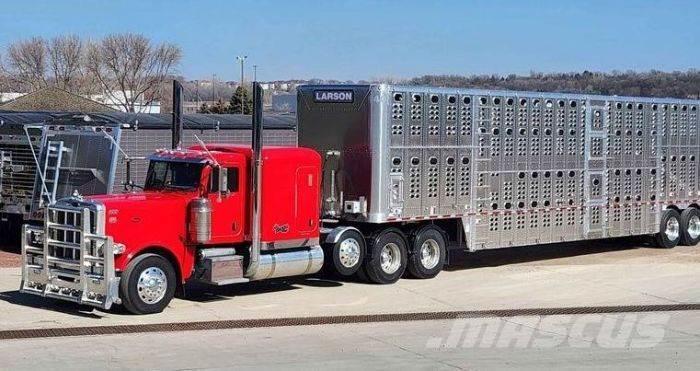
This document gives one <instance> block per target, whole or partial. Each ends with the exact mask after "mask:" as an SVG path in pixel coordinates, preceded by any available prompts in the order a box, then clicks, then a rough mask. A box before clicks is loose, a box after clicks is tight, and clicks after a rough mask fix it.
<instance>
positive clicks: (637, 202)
mask: <svg viewBox="0 0 700 371" xmlns="http://www.w3.org/2000/svg"><path fill="white" fill-rule="evenodd" d="M253 96H254V99H255V101H256V104H255V106H256V109H255V115H254V119H253V123H254V125H253V126H254V135H253V141H252V145H251V146H233V145H225V144H207V143H200V144H199V145H195V146H191V147H189V148H188V149H186V150H179V149H175V150H161V151H158V152H156V153H155V154H153V155H152V156H151V157H150V165H149V169H148V173H147V176H146V181H145V184H144V185H143V189H142V190H134V191H132V192H127V193H124V194H115V195H105V196H90V197H80V196H76V197H71V198H66V199H62V200H59V201H57V202H55V203H53V204H51V205H48V207H47V212H46V213H45V215H46V219H45V221H44V224H43V225H42V226H40V227H34V226H25V227H24V231H23V259H24V261H23V272H22V284H21V291H22V292H25V293H31V294H37V295H42V296H47V297H54V298H60V299H65V300H71V301H75V302H78V303H83V304H90V305H94V306H97V307H101V308H105V309H109V308H110V306H111V305H112V304H115V303H116V304H122V305H124V306H125V307H126V308H127V309H128V310H129V311H131V312H134V313H153V312H159V311H161V310H163V309H164V308H165V307H166V306H167V304H168V302H169V301H170V300H171V299H172V297H173V295H174V294H175V292H176V290H177V288H178V287H180V286H181V285H182V284H183V283H184V282H186V281H188V280H198V281H202V282H206V283H209V284H212V285H227V284H233V283H243V282H248V281H253V280H261V279H268V278H275V277H289V276H299V275H308V274H313V273H316V272H318V271H319V270H321V268H322V267H324V268H325V269H326V270H327V271H328V272H330V273H332V274H335V275H337V276H341V277H342V276H350V275H359V276H360V277H361V278H364V279H366V280H368V281H371V282H374V283H380V284H386V283H393V282H395V281H397V280H398V279H399V278H401V277H402V276H404V275H410V276H413V277H416V278H431V277H434V276H436V275H437V274H438V273H439V272H440V271H441V270H442V268H443V266H444V265H445V263H446V261H447V257H448V251H457V250H459V251H477V250H482V249H493V248H503V247H511V246H524V245H545V244H549V243H554V242H562V241H575V240H587V239H601V238H609V237H624V236H632V235H649V236H653V237H654V238H655V240H656V242H657V243H658V245H659V246H661V247H665V248H671V247H674V246H675V245H677V244H685V245H694V244H696V243H697V242H698V241H699V240H700V212H699V211H698V199H699V198H700V189H698V177H699V176H700V174H699V173H698V167H697V163H698V156H700V146H699V144H700V142H699V140H698V135H699V133H698V112H697V111H698V107H700V102H698V101H690V100H679V99H656V98H653V99H652V98H635V97H616V96H615V97H611V96H594V95H577V94H561V93H533V92H514V91H489V90H462V89H440V88H426V87H413V86H390V85H363V86H343V85H340V86H304V87H301V88H300V89H299V91H298V108H297V109H298V117H297V121H298V127H299V129H298V135H299V138H298V143H299V147H263V146H262V143H261V135H262V134H261V131H262V129H261V114H260V101H261V99H260V97H261V90H260V87H259V85H257V84H255V85H254V94H253ZM542 248H546V246H543V247H542Z"/></svg>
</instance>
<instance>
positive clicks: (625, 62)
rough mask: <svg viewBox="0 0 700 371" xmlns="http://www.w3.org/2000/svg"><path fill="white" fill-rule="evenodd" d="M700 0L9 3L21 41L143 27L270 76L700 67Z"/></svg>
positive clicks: (210, 61) (196, 53) (156, 36)
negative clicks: (242, 61)
mask: <svg viewBox="0 0 700 371" xmlns="http://www.w3.org/2000/svg"><path fill="white" fill-rule="evenodd" d="M699 5H700V4H698V3H697V2H694V1H680V0H678V1H662V0H658V1H646V0H634V1H613V0H609V1H588V2H587V1H564V0H559V1H535V0H529V1H524V0H519V1H505V0H503V1H498V0H491V1H467V0H463V1H437V0H422V1H414V0H403V1H388V0H387V1H368V0H355V1H333V0H325V1H321V0H319V1H316V0H308V1H306V0H295V1H292V0H280V1H272V0H253V1H233V0H231V1H214V0H211V1H206V0H200V1H178V0H171V1H146V0H121V1H117V0H104V1H77V0H54V1H43V0H41V1H40V0H25V1H7V2H3V4H2V7H1V8H0V9H1V10H0V54H2V53H3V52H4V47H5V46H6V45H7V44H8V43H10V42H13V41H15V40H18V39H22V38H27V37H31V36H43V37H46V38H50V37H52V36H55V35H59V34H77V35H80V36H83V37H86V38H95V39H97V38H100V37H101V36H104V35H106V34H110V33H122V32H132V33H141V34H144V35H146V36H148V37H149V38H151V39H152V40H154V41H157V42H171V43H175V44H177V45H179V46H180V47H181V48H182V51H183V58H182V61H181V63H180V65H179V66H178V71H177V72H178V73H179V74H181V75H183V76H185V77H186V78H188V79H209V78H211V76H212V74H216V75H217V78H218V79H221V80H237V79H238V78H239V74H240V72H239V71H240V67H239V65H237V62H236V56H237V55H247V56H248V59H247V61H246V74H250V73H252V65H253V64H255V65H258V69H257V70H258V79H259V80H261V81H269V80H282V79H292V78H298V79H309V78H321V79H337V80H361V79H376V78H396V79H403V78H410V77H414V76H420V75H425V74H459V75H471V74H510V73H515V74H528V73H530V72H531V71H536V72H569V71H583V70H589V71H604V72H605V71H612V70H620V71H626V70H637V71H642V70H649V69H657V70H664V71H671V70H686V69H689V68H697V67H698V61H700V33H699V32H698V26H697V24H698V20H700V6H699Z"/></svg>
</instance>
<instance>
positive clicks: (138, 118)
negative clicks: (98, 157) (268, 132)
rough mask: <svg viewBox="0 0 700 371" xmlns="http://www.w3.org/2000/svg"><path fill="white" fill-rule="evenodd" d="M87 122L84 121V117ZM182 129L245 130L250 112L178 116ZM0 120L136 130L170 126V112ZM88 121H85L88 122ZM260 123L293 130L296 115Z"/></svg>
mask: <svg viewBox="0 0 700 371" xmlns="http://www.w3.org/2000/svg"><path fill="white" fill-rule="evenodd" d="M86 115H87V116H89V117H90V121H85V120H84V118H85V116H86ZM182 117H183V118H182V123H183V126H184V128H185V129H213V128H217V127H218V128H220V129H249V128H250V127H251V116H250V115H233V114H222V115H217V114H203V113H195V114H185V115H182ZM0 121H1V122H3V123H11V124H48V123H54V124H58V123H63V124H73V125H75V124H78V125H80V124H98V125H106V126H112V125H114V126H117V125H118V126H122V127H133V126H135V125H138V127H139V128H140V129H170V128H171V126H172V114H170V113H157V114H153V113H127V112H107V113H105V112H98V113H87V114H85V113H65V112H9V111H0ZM88 122H89V123H88ZM263 123H264V126H265V128H266V129H294V128H296V126H297V118H296V115H290V114H264V115H263Z"/></svg>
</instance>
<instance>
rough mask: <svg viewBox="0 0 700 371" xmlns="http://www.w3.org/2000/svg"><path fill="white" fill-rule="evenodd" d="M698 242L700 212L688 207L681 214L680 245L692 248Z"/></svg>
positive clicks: (699, 236) (699, 235) (699, 238)
mask: <svg viewBox="0 0 700 371" xmlns="http://www.w3.org/2000/svg"><path fill="white" fill-rule="evenodd" d="M698 242H700V211H698V209H696V208H694V207H689V208H687V209H685V210H683V212H682V213H681V244H682V245H685V246H694V245H697V244H698Z"/></svg>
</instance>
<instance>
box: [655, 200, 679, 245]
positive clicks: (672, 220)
mask: <svg viewBox="0 0 700 371" xmlns="http://www.w3.org/2000/svg"><path fill="white" fill-rule="evenodd" d="M680 240H681V215H680V214H679V213H678V211H676V210H673V209H668V210H666V211H664V213H663V215H662V216H661V226H660V230H659V233H657V234H656V243H657V244H658V245H659V247H663V248H665V249H670V248H673V247H675V246H676V245H678V243H679V242H680Z"/></svg>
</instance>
